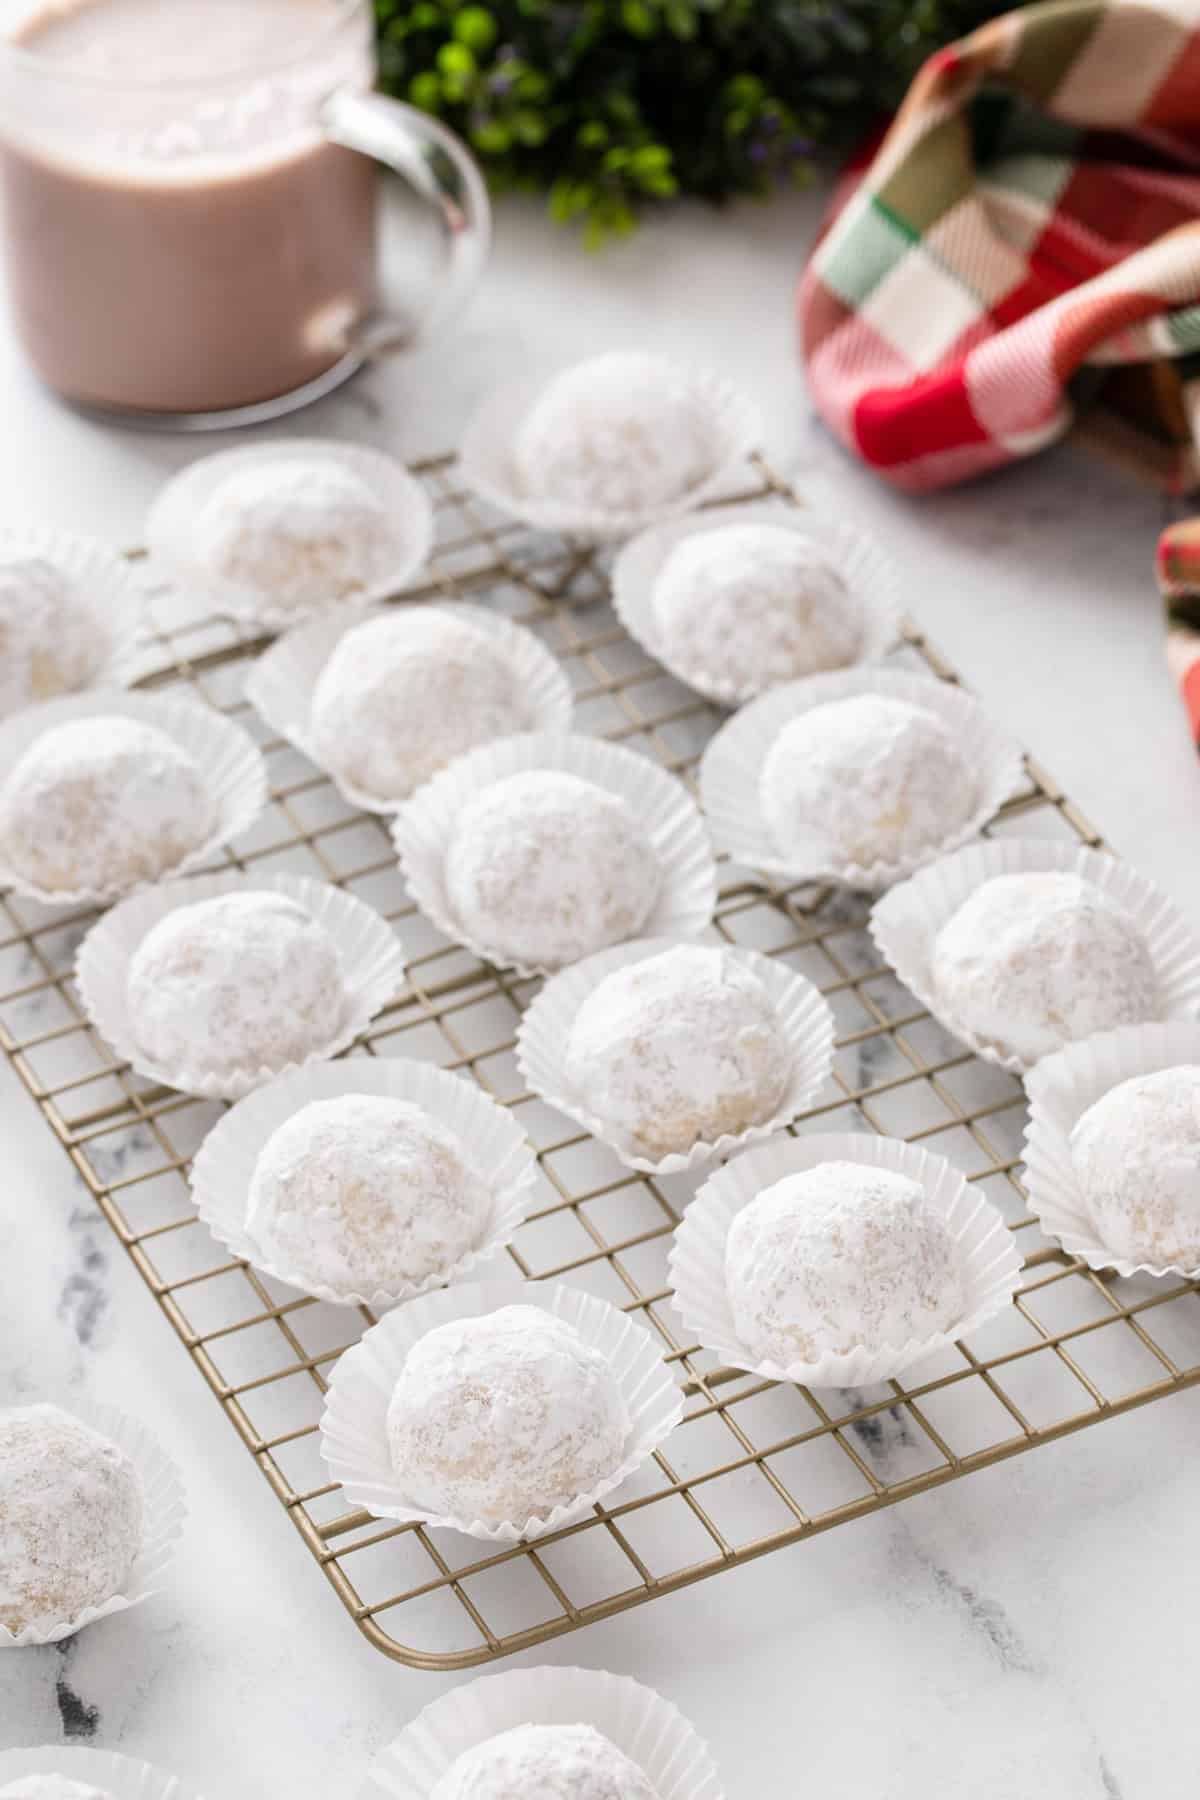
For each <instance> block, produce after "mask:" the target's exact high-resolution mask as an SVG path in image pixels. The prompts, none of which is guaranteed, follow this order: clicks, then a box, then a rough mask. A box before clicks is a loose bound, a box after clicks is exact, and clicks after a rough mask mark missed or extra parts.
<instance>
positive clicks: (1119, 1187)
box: [1071, 1064, 1200, 1270]
mask: <svg viewBox="0 0 1200 1800" xmlns="http://www.w3.org/2000/svg"><path fill="white" fill-rule="evenodd" d="M1071 1161H1072V1162H1073V1163H1074V1165H1075V1173H1076V1175H1077V1176H1078V1178H1079V1185H1080V1188H1081V1189H1082V1191H1083V1197H1084V1199H1085V1201H1086V1202H1087V1207H1088V1211H1089V1213H1090V1214H1091V1218H1092V1223H1093V1224H1094V1226H1095V1227H1096V1235H1097V1237H1098V1238H1099V1239H1100V1242H1101V1243H1102V1244H1103V1245H1104V1247H1105V1249H1106V1250H1111V1251H1112V1253H1113V1255H1114V1256H1117V1257H1120V1258H1122V1259H1128V1261H1130V1262H1132V1263H1145V1264H1147V1265H1148V1266H1149V1267H1150V1268H1159V1269H1161V1268H1166V1267H1168V1266H1174V1267H1177V1268H1182V1269H1189V1270H1191V1269H1196V1268H1200V1068H1197V1067H1195V1066H1194V1065H1192V1064H1185V1065H1183V1066H1181V1067H1179V1068H1175V1069H1160V1070H1158V1072H1157V1073H1155V1074H1153V1075H1135V1076H1134V1077H1133V1078H1132V1079H1131V1080H1129V1081H1122V1082H1121V1083H1120V1085H1119V1086H1117V1087H1115V1088H1110V1089H1109V1091H1108V1093H1107V1094H1105V1095H1103V1096H1102V1097H1101V1098H1100V1099H1099V1100H1097V1101H1096V1102H1095V1104H1094V1105H1092V1106H1089V1107H1088V1109H1087V1111H1086V1112H1085V1113H1084V1114H1083V1116H1082V1118H1081V1119H1080V1120H1079V1122H1078V1124H1077V1125H1076V1126H1075V1129H1074V1130H1073V1131H1072V1133H1071Z"/></svg>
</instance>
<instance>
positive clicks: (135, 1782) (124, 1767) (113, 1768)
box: [0, 1744, 200, 1800]
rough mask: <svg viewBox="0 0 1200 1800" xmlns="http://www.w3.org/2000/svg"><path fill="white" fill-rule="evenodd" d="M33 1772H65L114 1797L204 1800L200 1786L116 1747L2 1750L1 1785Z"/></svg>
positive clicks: (48, 1746) (53, 1746) (126, 1799)
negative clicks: (201, 1798)
mask: <svg viewBox="0 0 1200 1800" xmlns="http://www.w3.org/2000/svg"><path fill="white" fill-rule="evenodd" d="M30 1775H65V1776H67V1777H68V1778H69V1779H70V1780H71V1781H78V1782H82V1783H83V1784H84V1785H85V1786H88V1787H94V1788H99V1790H100V1792H101V1793H103V1794H111V1795H112V1800H200V1796H199V1794H198V1793H197V1792H196V1789H195V1788H193V1787H191V1786H190V1785H189V1784H188V1783H187V1782H184V1781H181V1780H180V1779H179V1777H178V1776H177V1775H169V1774H168V1773H167V1771H166V1770H165V1769H156V1768H155V1767H154V1766H153V1764H151V1763H147V1762H142V1761H141V1760H140V1759H139V1758H138V1757H135V1756H121V1755H119V1754H118V1753H117V1752H116V1751H115V1750H92V1749H90V1748H84V1747H83V1746H80V1745H75V1744H45V1745H40V1746H38V1747H37V1748H36V1749H29V1750H0V1787H8V1786H10V1784H11V1783H12V1782H14V1781H23V1780H25V1779H26V1778H27V1777H28V1776H30Z"/></svg>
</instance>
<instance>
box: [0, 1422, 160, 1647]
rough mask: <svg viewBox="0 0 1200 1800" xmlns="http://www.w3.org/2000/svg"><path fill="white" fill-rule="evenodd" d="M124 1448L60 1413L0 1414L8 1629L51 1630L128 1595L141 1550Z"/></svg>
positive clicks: (1, 1546) (0, 1563)
mask: <svg viewBox="0 0 1200 1800" xmlns="http://www.w3.org/2000/svg"><path fill="white" fill-rule="evenodd" d="M142 1512H143V1499H142V1483H141V1478H140V1477H139V1475H138V1472H137V1469H136V1468H135V1467H134V1465H133V1463H132V1462H131V1461H130V1459H129V1457H127V1456H126V1455H125V1453H124V1451H123V1450H121V1449H120V1448H119V1447H118V1446H117V1445H116V1444H114V1443H113V1442H111V1440H110V1439H108V1438H106V1437H104V1436H102V1435H101V1433H100V1432H98V1431H93V1430H92V1428H91V1427H90V1426H88V1425H84V1424H83V1423H82V1422H81V1421H80V1420H79V1419H75V1418H72V1416H71V1415H70V1413H66V1412H63V1411H62V1410H61V1408H59V1407H57V1406H45V1405H36V1406H13V1407H6V1408H4V1409H3V1410H2V1411H0V1625H3V1626H5V1627H6V1628H7V1630H9V1631H11V1632H14V1633H17V1632H21V1631H24V1630H27V1629H30V1628H32V1629H33V1630H35V1631H38V1632H49V1631H51V1630H53V1629H54V1627H55V1626H57V1625H64V1624H68V1623H69V1622H70V1621H72V1620H74V1619H77V1618H78V1617H79V1615H80V1613H81V1612H83V1611H84V1609H85V1608H86V1607H90V1606H102V1605H103V1604H104V1602H105V1601H106V1600H111V1599H112V1598H113V1596H114V1595H115V1594H119V1593H120V1592H121V1589H122V1587H123V1586H124V1584H125V1582H126V1580H127V1579H128V1576H129V1572H130V1569H131V1568H132V1566H133V1562H134V1559H135V1558H136V1556H137V1555H138V1552H139V1551H140V1549H141V1547H142Z"/></svg>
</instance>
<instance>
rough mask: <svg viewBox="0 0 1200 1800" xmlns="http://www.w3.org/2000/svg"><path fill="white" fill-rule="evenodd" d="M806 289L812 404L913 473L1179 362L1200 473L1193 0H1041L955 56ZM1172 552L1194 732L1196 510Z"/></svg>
mask: <svg viewBox="0 0 1200 1800" xmlns="http://www.w3.org/2000/svg"><path fill="white" fill-rule="evenodd" d="M799 307H800V327H801V337H802V343H803V350H804V356H805V360H806V362H807V365H808V372H809V381H810V386H811V390H812V393H813V396H814V399H815V401H816V404H817V406H818V407H819V408H820V410H821V412H822V414H823V415H824V417H825V419H826V421H827V422H828V424H829V425H830V426H831V428H832V429H833V430H834V431H835V432H836V434H837V435H838V437H839V438H841V439H842V441H843V442H844V443H845V444H847V445H848V446H849V447H850V449H852V450H853V451H855V452H856V454H857V455H859V456H860V457H862V458H863V460H864V461H866V462H867V463H869V464H870V465H871V466H872V467H873V468H875V469H877V470H878V471H879V472H880V474H882V475H884V476H885V477H886V478H887V479H888V480H890V481H892V482H894V483H895V484H896V485H897V486H899V487H903V488H909V489H914V490H920V489H928V488H934V487H941V486H944V485H947V484H949V483H953V482H957V481H963V480H966V479H967V478H969V477H970V476H973V475H978V474H982V473H984V472H985V471H986V470H988V469H993V468H996V467H998V466H999V465H1001V464H1003V463H1006V462H1009V461H1011V460H1013V459H1015V458H1017V457H1020V456H1027V455H1029V454H1030V453H1031V452H1032V451H1035V450H1038V449H1041V448H1042V447H1043V446H1045V445H1046V444H1049V443H1052V442H1053V441H1054V440H1055V439H1057V438H1059V437H1061V436H1062V435H1063V434H1064V433H1065V432H1066V431H1067V430H1068V429H1069V428H1070V427H1071V425H1072V423H1073V422H1074V418H1075V414H1076V410H1077V408H1078V407H1079V406H1081V405H1083V404H1086V402H1087V401H1088V400H1089V399H1090V398H1092V397H1094V395H1095V393H1096V391H1097V389H1098V388H1099V387H1100V386H1101V385H1102V384H1103V382H1104V379H1105V376H1106V374H1108V375H1110V376H1111V375H1112V373H1113V370H1114V368H1115V367H1116V366H1117V365H1123V364H1150V363H1161V362H1162V361H1163V359H1170V362H1169V367H1170V368H1171V370H1173V371H1174V375H1175V379H1174V383H1173V388H1174V393H1173V407H1172V410H1173V411H1174V413H1175V415H1176V416H1177V418H1178V419H1182V420H1183V421H1184V424H1185V429H1184V432H1183V433H1182V434H1181V435H1182V436H1183V437H1184V438H1185V439H1186V440H1187V441H1185V442H1182V443H1180V445H1179V448H1178V451H1177V453H1176V454H1174V455H1173V456H1172V458H1171V461H1170V467H1169V470H1168V475H1167V479H1168V484H1169V485H1170V486H1171V487H1173V488H1174V489H1175V490H1176V491H1183V490H1185V489H1188V488H1191V487H1194V486H1196V485H1197V482H1198V480H1200V0H1155V3H1154V4H1146V3H1142V0H1107V3H1106V0H1047V3H1046V4H1042V5H1037V6H1031V7H1027V8H1025V9H1023V10H1020V11H1017V12H1012V13H1008V14H1006V15H1005V16H1004V17H1002V18H999V19H994V20H992V21H991V22H990V23H989V24H987V25H984V26H983V27H982V28H981V29H980V30H979V31H977V32H975V33H973V34H972V36H970V37H968V38H965V39H963V40H962V42H961V43H958V44H955V45H952V46H951V47H950V48H948V49H946V50H943V51H939V52H938V54H937V55H935V56H933V57H932V58H931V59H930V60H929V62H927V63H926V65H925V67H924V68H923V69H922V70H921V72H920V74H919V75H918V77H917V79H916V81H915V82H914V84H913V86H912V88H911V90H910V91H909V94H908V96H907V98H906V100H905V102H904V105H903V106H902V108H901V110H900V112H899V113H898V115H897V117H896V119H895V120H894V122H893V123H892V126H891V128H890V129H889V131H888V132H887V135H886V136H885V138H884V139H883V142H882V144H881V145H880V146H879V148H878V150H877V151H876V152H875V154H874V156H873V157H871V158H870V159H869V160H867V161H866V162H864V163H863V164H862V165H860V166H858V167H856V168H852V169H851V170H850V171H848V172H847V174H846V176H845V177H844V179H843V181H842V183H841V186H840V188H839V191H838V192H837V193H836V195H835V197H834V204H833V206H832V208H831V212H830V217H829V219H828V220H827V222H826V227H825V230H824V232H823V235H822V237H821V238H820V240H819V242H818V245H817V248H816V250H815V252H814V254H813V257H812V260H811V262H810V264H809V266H808V268H807V270H806V271H805V275H804V278H803V281H802V283H801V288H800V296H799ZM1189 534H1190V535H1189ZM1181 545H1182V546H1185V547H1184V548H1181ZM1161 554H1162V567H1163V569H1164V570H1165V571H1166V575H1165V579H1164V593H1165V594H1166V596H1167V601H1168V606H1169V607H1172V608H1174V611H1173V613H1172V618H1173V625H1172V658H1173V660H1174V662H1175V666H1176V668H1177V670H1178V669H1179V668H1180V665H1181V663H1185V664H1186V669H1187V671H1188V672H1189V676H1190V675H1194V679H1192V680H1190V689H1189V687H1188V686H1187V685H1185V693H1186V694H1187V695H1188V698H1189V702H1190V704H1189V710H1190V711H1191V712H1192V717H1193V725H1194V726H1195V728H1196V731H1197V735H1198V736H1200V637H1198V638H1196V639H1195V640H1194V641H1193V640H1192V639H1191V636H1190V634H1191V629H1192V623H1193V620H1194V621H1195V623H1196V625H1197V627H1200V525H1195V526H1185V527H1177V528H1175V531H1174V533H1172V534H1168V537H1167V539H1166V540H1165V541H1164V545H1163V548H1162V553H1161Z"/></svg>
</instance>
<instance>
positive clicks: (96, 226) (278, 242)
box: [0, 0, 375, 413]
mask: <svg viewBox="0 0 1200 1800" xmlns="http://www.w3.org/2000/svg"><path fill="white" fill-rule="evenodd" d="M2 39H6V40H7V42H6V43H5V42H3V41H0V121H2V123H0V181H2V186H3V193H4V201H5V213H6V235H7V241H8V263H9V286H10V292H11V297H12V304H13V310H14V314H15V319H16V324H17V328H18V330H19V332H20V334H21V336H22V338H23V340H24V343H25V346H26V349H27V350H28V353H29V355H30V357H31V359H32V361H33V363H34V365H35V366H36V368H37V369H38V370H39V372H40V373H41V375H42V376H43V378H44V379H45V380H46V381H47V382H48V383H49V384H50V385H51V386H52V387H54V388H56V389H58V390H59V392H61V393H62V394H64V395H66V396H67V397H68V398H69V399H72V400H75V401H77V402H80V403H83V404H89V405H94V406H100V407H106V408H116V409H119V410H123V411H146V412H172V413H187V412H209V411H219V410H223V409H226V408H231V407H240V406H246V405H251V404H254V403H256V402H260V401H266V400H270V399H273V398H275V397H277V396H279V395H282V394H287V393H290V392H292V391H293V390H295V389H297V388H300V387H302V386H303V385H304V384H306V383H308V382H310V381H313V380H315V379H316V378H317V377H319V376H321V375H322V374H324V373H325V372H326V371H328V370H329V369H330V368H332V367H333V366H334V365H335V364H336V363H337V362H338V361H339V360H340V359H341V357H342V356H343V354H344V351H345V347H346V341H345V333H346V330H347V328H348V327H349V326H351V325H353V324H354V323H355V321H356V320H358V319H360V318H362V317H363V315H364V314H365V313H366V312H367V311H368V310H369V309H370V308H371V307H372V305H373V303H374V295H375V197H374V178H375V168H374V165H373V164H372V163H371V162H370V161H369V160H368V159H367V158H366V157H365V156H360V155H359V154H358V153H357V152H356V151H353V150H348V149H344V148H342V147H341V146H339V145H336V144H332V143H330V142H328V141H327V140H326V138H325V137H324V135H323V134H322V132H321V130H320V127H319V124H318V111H319V108H320V105H321V102H322V101H323V100H324V98H325V97H326V96H327V95H328V94H329V93H330V92H332V91H333V90H334V89H337V88H345V87H353V88H359V89H363V88H366V87H367V86H369V84H370V80H371V74H372V58H371V42H370V17H369V9H368V8H365V7H363V6H362V5H361V4H357V3H356V0H41V4H40V5H39V4H32V5H30V4H26V5H18V6H10V7H8V8H7V9H5V7H4V5H3V4H2V3H0V40H2Z"/></svg>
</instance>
